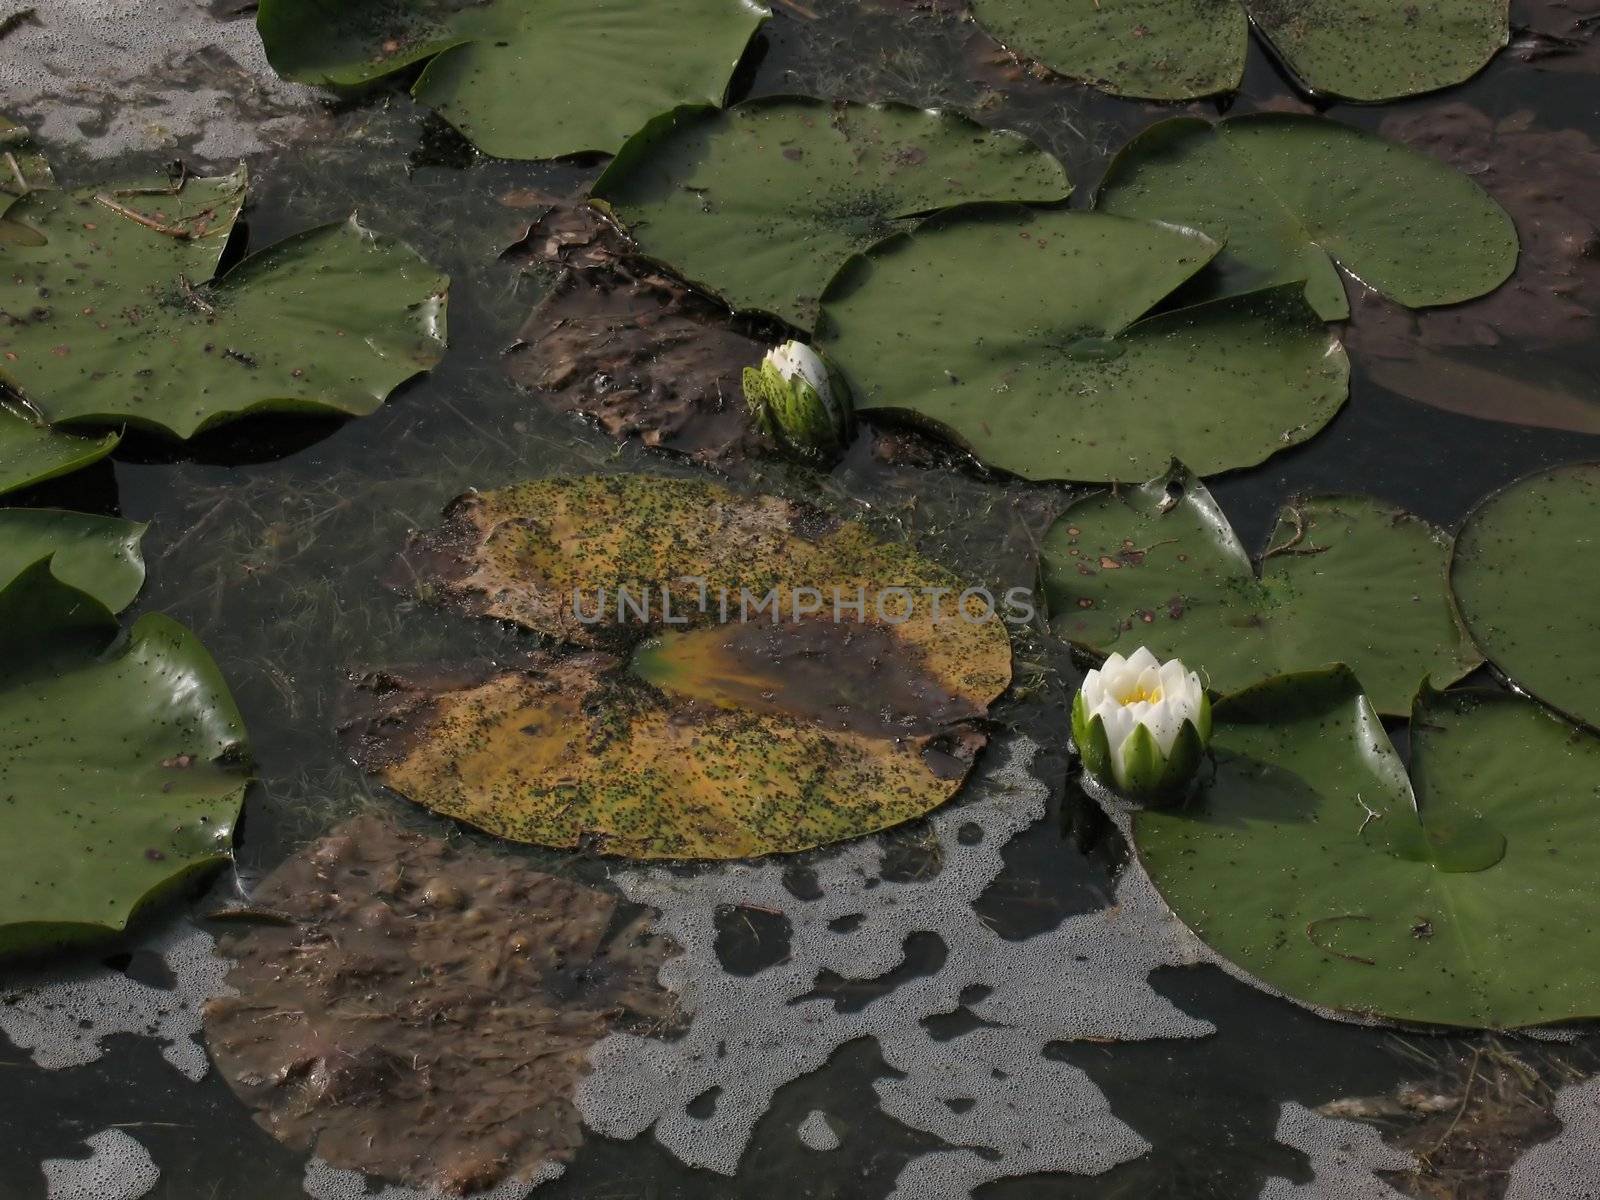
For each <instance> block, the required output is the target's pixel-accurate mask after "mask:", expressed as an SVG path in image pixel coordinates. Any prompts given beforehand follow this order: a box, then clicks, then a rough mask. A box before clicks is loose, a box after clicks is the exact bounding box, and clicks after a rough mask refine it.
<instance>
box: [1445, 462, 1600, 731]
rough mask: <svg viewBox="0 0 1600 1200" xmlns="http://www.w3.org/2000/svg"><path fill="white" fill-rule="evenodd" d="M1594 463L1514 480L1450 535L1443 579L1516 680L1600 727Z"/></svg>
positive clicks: (1598, 516)
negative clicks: (1452, 540)
mask: <svg viewBox="0 0 1600 1200" xmlns="http://www.w3.org/2000/svg"><path fill="white" fill-rule="evenodd" d="M1597 531H1600V463H1592V462H1591V463H1573V464H1571V465H1569V466H1563V467H1555V468H1553V469H1551V470H1548V471H1543V472H1540V473H1539V474H1536V475H1530V476H1528V477H1527V478H1526V479H1521V480H1518V481H1517V482H1516V483H1513V484H1512V485H1511V486H1509V487H1507V488H1506V489H1504V490H1503V491H1500V492H1497V493H1495V494H1494V495H1492V496H1490V497H1489V498H1488V499H1487V500H1485V501H1484V502H1483V503H1482V504H1481V505H1479V506H1478V508H1477V509H1476V510H1475V511H1474V512H1473V513H1472V515H1471V516H1469V517H1468V518H1467V520H1466V523H1465V524H1464V525H1463V526H1462V528H1461V533H1460V534H1459V535H1458V536H1457V538H1456V548H1455V555H1454V557H1453V558H1452V559H1451V562H1450V586H1451V588H1452V590H1453V591H1454V593H1455V600H1456V606H1457V608H1458V609H1459V610H1460V613H1461V618H1462V620H1463V621H1465V622H1466V625H1467V630H1468V632H1469V633H1471V635H1472V640H1473V641H1475V642H1476V643H1477V644H1478V648H1479V649H1480V650H1482V651H1483V653H1484V656H1485V657H1487V658H1488V659H1489V661H1490V662H1491V663H1493V664H1494V665H1495V666H1496V667H1497V668H1498V669H1499V670H1500V671H1502V672H1504V674H1505V675H1506V676H1507V677H1508V678H1510V679H1511V680H1512V682H1514V683H1515V684H1516V685H1517V686H1518V687H1520V688H1523V689H1525V690H1526V691H1528V692H1531V693H1532V694H1533V695H1535V696H1537V697H1538V698H1539V699H1540V700H1543V701H1544V702H1545V703H1546V704H1549V705H1550V706H1551V707H1553V708H1556V709H1559V710H1560V711H1562V712H1564V713H1566V714H1567V715H1569V716H1571V717H1573V718H1575V719H1577V720H1579V721H1584V722H1587V723H1588V724H1589V725H1592V726H1596V727H1600V701H1597V700H1596V698H1595V680H1596V678H1600V609H1597V607H1596V605H1595V604H1594V602H1593V596H1592V593H1593V590H1594V564H1595V555H1596V552H1597V547H1600V532H1597Z"/></svg>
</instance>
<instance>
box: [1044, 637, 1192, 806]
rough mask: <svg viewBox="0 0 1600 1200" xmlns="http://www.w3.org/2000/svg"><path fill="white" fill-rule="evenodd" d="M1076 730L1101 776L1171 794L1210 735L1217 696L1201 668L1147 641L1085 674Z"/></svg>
mask: <svg viewBox="0 0 1600 1200" xmlns="http://www.w3.org/2000/svg"><path fill="white" fill-rule="evenodd" d="M1072 738H1073V741H1075V742H1076V743H1077V745H1078V754H1079V755H1080V756H1081V757H1082V758H1083V765H1084V767H1085V768H1086V769H1087V770H1088V771H1089V772H1090V773H1091V774H1093V775H1095V776H1097V777H1098V778H1099V779H1100V780H1101V781H1102V782H1104V783H1110V784H1114V785H1115V786H1116V787H1117V789H1118V790H1119V791H1121V792H1123V793H1124V794H1126V795H1129V796H1132V797H1135V798H1137V799H1158V798H1160V797H1164V796H1171V795H1174V794H1176V793H1177V792H1178V791H1179V790H1181V789H1182V787H1183V785H1184V784H1186V783H1188V782H1189V779H1190V777H1191V776H1192V775H1193V774H1194V772H1195V768H1197V767H1198V766H1199V765H1200V757H1201V755H1202V754H1203V753H1204V751H1205V748H1206V743H1207V742H1209V741H1210V740H1211V701H1210V700H1209V699H1208V698H1207V697H1206V690H1205V688H1204V687H1202V686H1201V684H1200V676H1198V675H1196V674H1195V673H1194V672H1193V671H1189V670H1186V669H1185V668H1184V665H1183V663H1181V662H1179V661H1178V660H1177V659H1175V658H1174V659H1170V660H1169V661H1167V662H1165V663H1163V662H1161V661H1160V660H1159V659H1157V658H1156V656H1155V655H1154V654H1151V653H1150V651H1149V650H1147V649H1146V648H1145V647H1143V646H1141V647H1139V649H1137V650H1135V651H1134V652H1133V653H1132V654H1130V655H1129V656H1128V657H1127V658H1123V657H1122V655H1120V654H1112V655H1110V656H1108V657H1107V658H1106V661H1105V663H1104V664H1103V665H1102V666H1101V667H1100V669H1099V670H1098V671H1090V672H1089V673H1088V674H1087V675H1085V676H1084V678H1083V687H1082V688H1081V689H1079V691H1078V695H1077V697H1076V698H1075V699H1074V700H1073V702H1072Z"/></svg>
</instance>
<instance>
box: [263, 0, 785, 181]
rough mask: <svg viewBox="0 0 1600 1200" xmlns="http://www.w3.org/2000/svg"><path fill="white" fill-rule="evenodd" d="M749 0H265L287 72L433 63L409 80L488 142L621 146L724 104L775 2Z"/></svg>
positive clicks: (508, 150)
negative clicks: (657, 120)
mask: <svg viewBox="0 0 1600 1200" xmlns="http://www.w3.org/2000/svg"><path fill="white" fill-rule="evenodd" d="M770 15H771V14H770V12H768V10H767V9H765V8H762V7H760V6H758V5H756V4H753V3H750V2H748V0H540V2H539V3H537V4H531V3H528V2H527V0H484V2H481V3H474V4H451V3H443V2H436V3H431V4H421V5H417V4H398V5H397V4H391V3H386V2H384V0H353V2H351V3H345V4H328V3H325V2H324V0H262V2H261V5H260V7H259V8H258V9H257V12H256V29H257V31H258V32H259V33H260V35H261V41H262V45H263V46H264V47H265V49H266V53H267V59H268V61H269V62H270V63H271V64H272V67H273V69H274V70H276V71H277V72H278V74H279V75H281V76H283V77H284V78H285V79H293V80H297V81H298V82H301V83H310V84H320V85H323V86H328V87H336V88H354V87H362V86H365V85H368V84H371V83H374V82H376V81H378V80H381V79H385V78H388V77H390V76H393V75H395V74H396V73H398V72H401V71H405V70H407V69H408V68H412V67H415V66H416V65H417V64H419V63H425V64H426V65H425V66H424V68H423V70H422V73H421V74H420V75H419V76H418V77H417V80H416V82H415V83H414V84H412V85H411V94H412V95H413V96H415V97H416V99H417V101H418V102H419V103H421V104H426V105H428V106H429V107H431V108H432V109H434V110H435V111H436V112H437V113H438V114H439V115H440V116H441V117H443V118H444V119H445V120H446V121H448V122H449V123H450V124H451V125H453V126H454V127H455V128H456V129H458V130H459V131H460V132H461V133H462V134H463V135H464V136H465V137H466V138H467V139H468V140H469V141H471V142H472V144H473V145H475V146H476V147H477V148H478V149H479V150H481V151H482V152H483V153H485V154H490V155H494V156H495V157H497V158H518V159H545V158H559V157H563V156H566V155H573V154H583V153H591V152H592V153H600V154H611V153H614V152H615V151H616V150H617V149H618V147H620V146H621V145H622V144H623V142H625V141H626V140H627V139H628V137H629V136H630V135H631V134H633V133H634V132H635V131H636V130H638V129H639V128H640V127H641V126H642V125H644V124H645V122H646V121H648V120H649V119H650V118H651V117H653V116H655V115H656V114H657V113H661V112H664V111H667V110H669V109H672V108H676V107H677V106H679V105H683V104H715V105H720V104H722V103H723V102H724V101H725V100H726V98H727V90H728V85H729V82H730V80H731V79H732V77H733V74H734V71H735V69H736V68H737V66H738V64H739V62H740V61H741V59H743V57H744V55H745V53H746V51H747V49H748V47H749V45H750V43H751V42H752V41H753V40H754V38H755V36H756V34H757V32H758V31H759V30H760V29H761V26H762V25H763V24H764V23H765V22H766V20H767V18H768V17H769V16H770Z"/></svg>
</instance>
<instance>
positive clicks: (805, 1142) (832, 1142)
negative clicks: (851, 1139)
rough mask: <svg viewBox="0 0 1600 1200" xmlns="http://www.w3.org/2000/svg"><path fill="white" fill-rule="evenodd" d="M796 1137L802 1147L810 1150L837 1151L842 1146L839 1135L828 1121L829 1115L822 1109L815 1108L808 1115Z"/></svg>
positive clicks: (796, 1131)
mask: <svg viewBox="0 0 1600 1200" xmlns="http://www.w3.org/2000/svg"><path fill="white" fill-rule="evenodd" d="M795 1136H796V1137H798V1138H799V1139H800V1144H801V1145H802V1146H805V1147H806V1148H807V1149H810V1150H837V1149H838V1148H839V1146H840V1144H841V1143H840V1141H839V1134H838V1133H837V1132H836V1131H835V1130H834V1128H833V1123H832V1122H831V1121H829V1120H828V1114H827V1113H825V1112H823V1111H822V1110H821V1109H820V1108H813V1109H812V1110H811V1111H810V1112H809V1113H807V1114H806V1119H805V1120H803V1121H801V1122H800V1126H799V1128H797V1129H796V1130H795Z"/></svg>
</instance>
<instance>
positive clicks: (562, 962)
mask: <svg viewBox="0 0 1600 1200" xmlns="http://www.w3.org/2000/svg"><path fill="white" fill-rule="evenodd" d="M253 901H254V903H256V904H258V905H263V906H266V907H268V908H270V909H271V910H273V911H275V912H278V913H281V914H283V915H284V916H285V917H287V918H288V919H289V922H290V923H289V924H287V925H283V924H262V925H257V926H255V927H252V928H249V929H247V930H244V931H240V932H234V933H229V934H227V935H224V936H223V938H222V939H221V941H220V945H221V949H222V950H223V952H224V953H226V954H228V955H229V956H231V957H232V958H234V959H235V960H237V962H236V965H235V966H234V968H233V970H232V972H230V974H229V976H228V983H229V984H230V985H231V986H232V987H234V988H235V989H237V991H238V995H237V996H231V997H226V998H223V999H218V1000H214V1001H212V1002H211V1003H210V1004H209V1005H208V1006H207V1008H206V1013H205V1031H206V1042H207V1045H208V1046H209V1048H210V1050H211V1054H212V1057H213V1058H214V1059H215V1061H216V1062H217V1065H218V1066H219V1068H220V1069H221V1071H222V1073H223V1075H224V1077H225V1078H226V1079H227V1080H228V1083H229V1085H230V1086H231V1087H232V1088H233V1089H234V1091H235V1092H236V1093H238V1095H239V1097H240V1098H241V1099H242V1100H243V1101H244V1102H245V1103H246V1104H248V1105H249V1106H250V1107H251V1108H252V1109H254V1110H255V1113H256V1120H257V1122H258V1123H259V1124H260V1125H262V1127H263V1128H265V1129H266V1130H267V1131H268V1132H269V1133H271V1134H272V1135H273V1136H274V1137H276V1138H278V1139H279V1140H281V1141H283V1142H286V1143H288V1144H289V1145H290V1146H292V1147H293V1148H294V1149H296V1150H298V1151H300V1152H302V1153H305V1152H314V1153H315V1154H316V1155H317V1156H318V1157H319V1158H321V1159H323V1160H324V1161H325V1162H327V1163H329V1164H331V1165H333V1166H335V1167H339V1168H343V1169H347V1170H357V1171H361V1172H364V1173H366V1174H369V1175H375V1176H378V1177H379V1178H382V1179H386V1180H390V1181H393V1182H397V1183H401V1184H409V1185H413V1186H420V1187H429V1188H438V1189H441V1190H443V1191H445V1192H448V1193H450V1194H452V1195H453V1194H457V1193H461V1192H477V1191H480V1190H483V1189H487V1188H491V1187H494V1186H496V1185H498V1184H500V1183H501V1182H502V1181H503V1180H506V1179H509V1178H517V1179H522V1180H524V1181H526V1182H529V1183H531V1182H535V1181H537V1180H540V1179H543V1178H546V1177H547V1176H548V1173H549V1171H550V1169H551V1168H552V1167H553V1166H555V1165H557V1164H560V1163H563V1162H565V1161H566V1160H567V1159H569V1158H570V1157H571V1156H572V1154H573V1152H574V1151H575V1150H576V1149H577V1147H578V1145H579V1144H580V1143H581V1142H582V1140H583V1128H582V1123H581V1121H580V1120H579V1117H578V1113H577V1110H576V1108H575V1107H574V1105H573V1102H572V1093H573V1089H574V1087H575V1086H576V1085H577V1082H578V1080H579V1079H580V1078H581V1077H582V1076H583V1075H584V1074H585V1073H586V1072H587V1070H588V1067H587V1063H586V1062H585V1053H586V1051H587V1050H588V1049H589V1047H590V1046H592V1045H593V1044H594V1043H595V1042H597V1041H599V1040H600V1039H601V1038H602V1037H604V1036H606V1035H607V1034H608V1033H610V1032H612V1031H613V1030H615V1029H619V1028H625V1029H629V1030H631V1031H634V1032H640V1033H643V1032H652V1031H653V1032H659V1031H663V1030H665V1029H668V1028H670V1026H671V1024H672V1022H673V1020H674V1019H675V1001H674V999H673V998H672V997H671V996H670V995H669V994H668V993H667V992H665V991H664V990H663V989H662V988H661V986H660V985H659V984H658V983H657V982H656V972H657V970H658V969H659V967H660V966H661V963H662V962H663V961H664V960H665V959H666V958H667V957H669V956H670V955H671V954H672V953H673V947H672V945H671V943H670V942H668V941H666V940H665V939H664V938H660V937H656V936H654V935H651V934H650V933H648V932H647V920H648V912H647V911H646V910H642V909H638V908H637V907H635V906H632V905H627V904H625V903H623V902H621V901H619V900H618V899H617V898H616V897H615V896H613V895H611V894H609V893H607V892H603V891H599V890H597V889H595V888H591V887H586V886H583V885H580V884H576V883H572V882H569V881H567V880H565V879H561V878H557V877H555V876H551V875H546V874H543V873H541V872H538V871H535V870H532V869H531V868H529V867H526V866H524V865H522V864H521V863H519V862H517V861H516V860H515V859H511V858H505V857H501V856H497V855H495V854H492V853H489V852H487V851H484V850H481V849H478V848H475V847H472V846H466V845H453V844H450V843H446V842H444V841H442V840H440V839H438V838H433V837H429V836H426V835H423V834H419V833H413V832H409V831H405V830H402V829H399V828H397V827H396V826H395V825H393V824H392V823H391V822H389V821H388V820H385V819H383V818H380V817H378V816H374V815H366V816H361V817H357V818H355V819H354V820H351V821H349V822H346V823H345V824H344V825H342V826H340V827H338V828H337V829H335V830H334V831H333V832H332V833H330V834H329V835H327V836H326V837H324V838H322V839H320V840H319V841H316V842H313V843H312V844H310V845H309V846H307V847H305V848H304V849H302V850H301V851H300V852H299V853H297V854H296V855H295V856H294V857H292V858H290V859H289V860H288V861H287V862H286V863H284V864H283V865H282V866H281V867H279V868H278V869H277V870H276V871H275V872H273V874H272V875H270V876H269V877H268V878H267V879H265V880H263V881H262V883H261V884H260V885H259V886H258V887H257V888H256V889H255V893H254V896H253ZM630 910H631V911H630Z"/></svg>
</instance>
